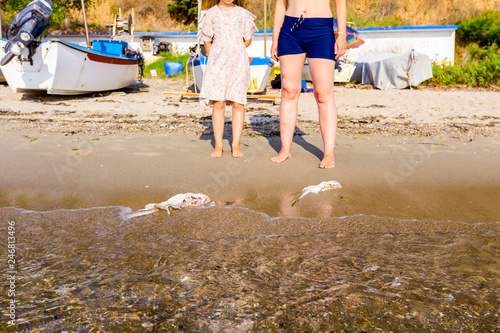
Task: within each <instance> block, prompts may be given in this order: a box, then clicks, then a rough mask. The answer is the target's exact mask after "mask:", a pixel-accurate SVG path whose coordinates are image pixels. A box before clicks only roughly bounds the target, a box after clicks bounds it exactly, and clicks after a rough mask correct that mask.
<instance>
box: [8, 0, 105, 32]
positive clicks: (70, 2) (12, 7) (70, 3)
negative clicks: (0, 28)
mask: <svg viewBox="0 0 500 333" xmlns="http://www.w3.org/2000/svg"><path fill="white" fill-rule="evenodd" d="M31 1H32V0H0V6H1V7H2V11H3V12H4V13H5V16H6V18H7V21H8V22H7V23H8V25H10V22H11V21H12V19H14V17H15V16H16V15H17V13H18V12H19V11H21V9H23V8H24V7H26V6H27V5H28V4H29V3H30V2H31ZM52 2H53V3H54V8H53V9H52V16H51V17H50V26H52V27H55V28H59V27H60V25H61V23H62V22H63V21H64V16H65V13H66V12H67V10H68V9H77V10H81V9H82V2H81V1H80V0H52ZM93 3H95V0H85V7H86V8H89V7H90V6H91V5H92V4H93Z"/></svg>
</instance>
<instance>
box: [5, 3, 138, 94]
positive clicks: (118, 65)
mask: <svg viewBox="0 0 500 333" xmlns="http://www.w3.org/2000/svg"><path fill="white" fill-rule="evenodd" d="M51 4H52V3H51V2H50V1H48V0H35V1H33V2H31V3H30V4H29V5H28V6H27V7H25V8H24V9H23V10H22V11H21V12H19V14H18V15H17V16H16V17H15V18H14V20H13V22H12V24H11V29H9V32H10V34H9V40H6V39H0V49H1V50H2V51H0V52H1V53H3V57H2V60H1V64H2V67H1V70H2V72H3V74H4V76H5V79H6V80H7V83H8V84H9V86H10V87H11V88H12V90H14V91H16V92H33V91H46V92H47V93H48V94H55V95H78V94H87V93H93V92H99V91H107V90H115V89H121V88H125V87H127V86H130V85H132V84H134V83H135V82H136V81H137V79H138V76H139V71H140V68H141V66H143V63H144V62H143V58H142V55H141V53H139V52H138V51H135V50H133V49H131V48H130V47H129V44H128V43H127V42H125V41H121V40H94V41H93V42H92V43H91V42H90V41H89V40H88V38H87V45H86V46H82V45H79V44H75V43H70V42H66V41H63V40H61V39H50V40H47V41H44V42H37V41H36V38H37V37H38V36H37V35H36V34H37V33H38V32H39V34H41V33H42V32H43V31H44V30H45V28H46V27H47V26H48V22H49V20H50V15H51V12H52V8H51V7H50V6H49V5H51ZM49 7H50V8H49ZM84 16H85V15H84ZM40 17H43V20H40V19H39V18H40ZM47 17H48V18H47ZM84 19H85V18H84ZM127 22H131V19H130V18H128V21H127ZM115 24H116V20H115ZM132 24H133V23H132ZM121 26H122V27H123V26H125V28H127V27H128V28H130V23H127V24H125V25H123V24H121ZM13 27H14V28H13ZM86 30H87V29H86ZM125 31H127V30H125ZM87 36H88V34H87ZM28 37H31V38H28Z"/></svg>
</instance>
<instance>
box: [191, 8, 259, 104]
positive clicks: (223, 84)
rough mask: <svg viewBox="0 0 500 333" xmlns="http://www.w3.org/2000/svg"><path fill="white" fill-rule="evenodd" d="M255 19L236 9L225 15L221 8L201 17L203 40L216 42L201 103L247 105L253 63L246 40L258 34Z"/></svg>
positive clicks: (240, 9)
mask: <svg viewBox="0 0 500 333" xmlns="http://www.w3.org/2000/svg"><path fill="white" fill-rule="evenodd" d="M254 20H255V15H253V14H252V13H250V12H249V11H247V10H246V9H244V8H242V7H240V6H235V7H234V8H232V9H230V10H227V11H223V10H221V9H219V7H218V6H214V7H212V8H210V9H209V10H206V11H203V12H202V13H201V19H200V24H199V33H200V40H201V41H202V42H212V48H211V49H210V54H209V57H208V63H207V67H206V69H205V73H204V76H203V85H202V87H201V91H200V103H201V104H203V105H209V104H211V101H232V102H236V103H239V104H243V105H246V104H247V90H248V86H249V84H250V62H249V58H248V53H247V49H246V47H245V44H244V41H243V40H249V39H251V38H252V37H253V34H254V33H255V32H256V31H257V27H256V26H255V23H254Z"/></svg>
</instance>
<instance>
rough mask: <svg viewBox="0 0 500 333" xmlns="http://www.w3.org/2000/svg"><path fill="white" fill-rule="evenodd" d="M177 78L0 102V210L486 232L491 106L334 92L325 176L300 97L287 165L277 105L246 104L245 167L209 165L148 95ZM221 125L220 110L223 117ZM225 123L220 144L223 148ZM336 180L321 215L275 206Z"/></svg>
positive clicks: (494, 140) (194, 119) (198, 112)
mask: <svg viewBox="0 0 500 333" xmlns="http://www.w3.org/2000/svg"><path fill="white" fill-rule="evenodd" d="M184 86H185V82H184V81H183V80H181V79H171V80H166V81H160V80H147V81H145V84H143V85H140V86H139V85H138V86H137V87H136V88H134V89H127V90H124V91H119V92H111V93H104V94H96V95H93V96H77V97H61V96H47V95H31V94H15V93H12V92H11V91H10V88H9V87H8V86H5V85H4V86H2V87H1V89H0V102H1V104H0V105H1V107H0V122H1V126H2V130H1V133H0V136H1V138H2V139H1V141H0V151H1V152H2V160H1V164H0V166H1V170H2V173H1V175H0V184H1V188H0V200H1V202H0V204H1V206H4V207H5V206H15V207H20V208H27V209H37V210H47V209H56V208H83V207H96V206H110V205H120V206H129V207H132V208H133V209H137V208H141V207H143V206H144V205H145V204H147V203H149V202H159V201H164V200H166V199H168V198H169V197H170V196H171V195H174V194H177V193H183V192H196V191H199V192H204V193H206V194H207V195H209V196H210V197H212V199H214V200H221V201H246V202H245V203H244V204H242V205H244V206H245V207H248V208H253V209H256V210H258V211H262V212H265V213H267V214H270V215H283V216H297V215H302V216H321V214H323V215H332V216H343V215H352V214H359V213H363V214H374V215H378V216H387V217H397V218H425V219H440V220H442V219H444V220H446V219H454V220H467V221H488V222H494V221H499V220H500V210H499V208H498V205H497V204H496V202H498V199H500V176H499V174H498V166H499V165H500V153H499V152H500V150H499V137H498V133H499V130H500V122H499V120H500V107H499V105H500V94H499V93H498V92H484V91H465V90H460V91H459V90H448V91H444V90H426V89H419V90H413V91H410V90H401V91H399V90H396V91H378V90H364V89H353V88H346V87H336V88H335V94H336V99H337V104H338V108H339V136H338V140H337V150H336V159H337V167H336V168H335V169H334V170H327V171H325V170H319V169H318V168H317V165H318V163H319V160H320V157H321V150H322V142H321V137H320V136H319V134H318V133H319V127H318V124H317V118H318V115H317V108H316V105H315V102H314V97H313V96H312V94H302V96H301V98H300V105H299V123H298V126H297V133H301V134H303V135H300V136H297V137H296V139H295V147H294V148H293V154H294V155H293V159H291V160H290V161H287V162H286V163H284V164H282V165H275V164H273V163H271V162H270V161H269V159H270V157H271V156H273V155H274V154H275V152H276V151H277V150H279V146H280V144H279V137H278V136H276V135H279V119H278V115H279V105H273V104H272V103H270V102H267V101H264V102H262V101H261V102H256V101H253V102H251V103H249V105H248V107H247V113H246V117H247V119H246V121H247V124H246V126H245V135H244V138H243V147H242V149H243V152H244V153H246V156H245V157H244V158H243V159H241V160H234V159H232V158H231V157H230V154H229V147H230V146H229V142H228V141H226V147H225V149H226V154H225V155H224V157H223V158H222V159H220V160H214V159H211V158H210V157H209V152H210V151H211V149H212V147H211V145H212V136H211V125H210V114H211V110H210V109H209V108H206V107H202V106H199V105H198V104H197V103H196V101H195V100H192V99H191V100H186V99H184V100H183V101H176V100H172V99H169V98H167V97H166V96H165V95H163V94H162V92H164V91H167V90H169V91H172V90H174V91H175V90H179V89H182V88H184ZM227 115H228V116H230V110H229V108H228V113H227ZM229 125H230V124H228V126H227V133H228V136H227V138H230V135H229V133H230V126H229ZM325 180H338V181H340V182H341V184H343V185H344V189H343V190H342V191H343V192H342V193H343V194H342V196H343V198H342V199H343V200H344V201H343V202H345V204H342V205H335V206H334V207H330V206H329V207H330V208H327V209H326V212H317V211H313V212H311V211H308V210H307V208H306V207H307V206H308V200H309V203H311V202H312V201H313V200H314V199H305V200H304V204H303V205H302V208H300V207H294V208H291V207H289V204H290V203H291V202H292V201H293V199H294V198H295V197H296V196H297V194H299V193H300V190H301V189H302V188H303V187H305V186H308V185H313V184H318V183H320V182H321V181H325Z"/></svg>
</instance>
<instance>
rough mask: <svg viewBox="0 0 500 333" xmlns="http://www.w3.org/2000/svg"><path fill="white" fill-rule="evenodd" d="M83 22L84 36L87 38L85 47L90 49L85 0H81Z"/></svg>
mask: <svg viewBox="0 0 500 333" xmlns="http://www.w3.org/2000/svg"><path fill="white" fill-rule="evenodd" d="M82 12H83V24H84V25H85V37H86V38H87V48H89V49H90V47H91V45H90V38H89V27H88V25H87V14H85V0H82Z"/></svg>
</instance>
